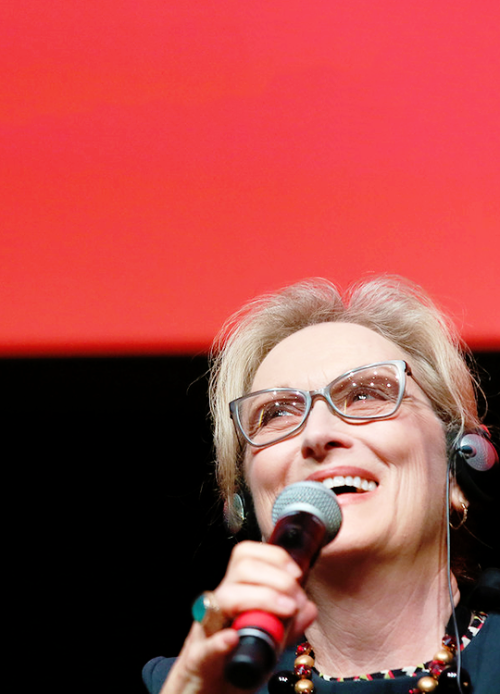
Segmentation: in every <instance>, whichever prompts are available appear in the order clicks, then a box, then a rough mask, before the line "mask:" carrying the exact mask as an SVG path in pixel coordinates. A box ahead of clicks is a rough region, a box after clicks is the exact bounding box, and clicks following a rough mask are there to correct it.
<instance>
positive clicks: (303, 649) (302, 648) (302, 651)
mask: <svg viewBox="0 0 500 694" xmlns="http://www.w3.org/2000/svg"><path fill="white" fill-rule="evenodd" d="M310 652H311V644H309V643H308V642H307V641H305V642H304V643H301V644H300V645H299V646H297V650H296V652H295V654H296V655H309V653H310Z"/></svg>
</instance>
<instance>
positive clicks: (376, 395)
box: [346, 386, 392, 403]
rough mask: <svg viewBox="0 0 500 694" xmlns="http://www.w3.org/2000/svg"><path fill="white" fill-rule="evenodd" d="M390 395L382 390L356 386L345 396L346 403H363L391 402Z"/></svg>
mask: <svg viewBox="0 0 500 694" xmlns="http://www.w3.org/2000/svg"><path fill="white" fill-rule="evenodd" d="M391 399H392V393H391V392H390V391H387V390H386V389H384V388H374V387H368V386H356V387H355V388H353V389H352V391H351V392H349V393H347V395H346V402H348V403H349V402H352V403H356V402H359V403H364V402H367V401H369V400H383V401H386V400H391Z"/></svg>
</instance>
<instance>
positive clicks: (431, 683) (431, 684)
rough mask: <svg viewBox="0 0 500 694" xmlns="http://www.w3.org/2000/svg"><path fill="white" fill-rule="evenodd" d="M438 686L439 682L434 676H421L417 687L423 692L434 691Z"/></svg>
mask: <svg viewBox="0 0 500 694" xmlns="http://www.w3.org/2000/svg"><path fill="white" fill-rule="evenodd" d="M437 686H438V683H437V681H436V680H435V679H434V677H421V678H420V679H419V681H418V682H417V688H418V689H420V691H421V692H433V691H434V690H435V689H436V687H437Z"/></svg>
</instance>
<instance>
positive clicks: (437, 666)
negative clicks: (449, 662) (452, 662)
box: [429, 660, 446, 679]
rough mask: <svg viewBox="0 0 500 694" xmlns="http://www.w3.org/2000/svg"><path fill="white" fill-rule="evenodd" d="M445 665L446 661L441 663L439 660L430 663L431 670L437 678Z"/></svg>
mask: <svg viewBox="0 0 500 694" xmlns="http://www.w3.org/2000/svg"><path fill="white" fill-rule="evenodd" d="M445 667H446V665H445V664H444V663H440V662H439V661H438V660H433V661H432V662H431V664H430V665H429V672H430V673H431V675H432V676H433V677H435V678H436V679H437V678H438V677H439V675H440V674H441V673H442V672H443V670H444V669H445Z"/></svg>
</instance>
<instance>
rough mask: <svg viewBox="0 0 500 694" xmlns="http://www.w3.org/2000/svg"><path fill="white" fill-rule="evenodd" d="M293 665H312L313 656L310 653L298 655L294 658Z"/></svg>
mask: <svg viewBox="0 0 500 694" xmlns="http://www.w3.org/2000/svg"><path fill="white" fill-rule="evenodd" d="M294 665H305V666H306V667H314V658H311V656H310V655H299V656H298V657H297V658H295V662H294Z"/></svg>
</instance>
